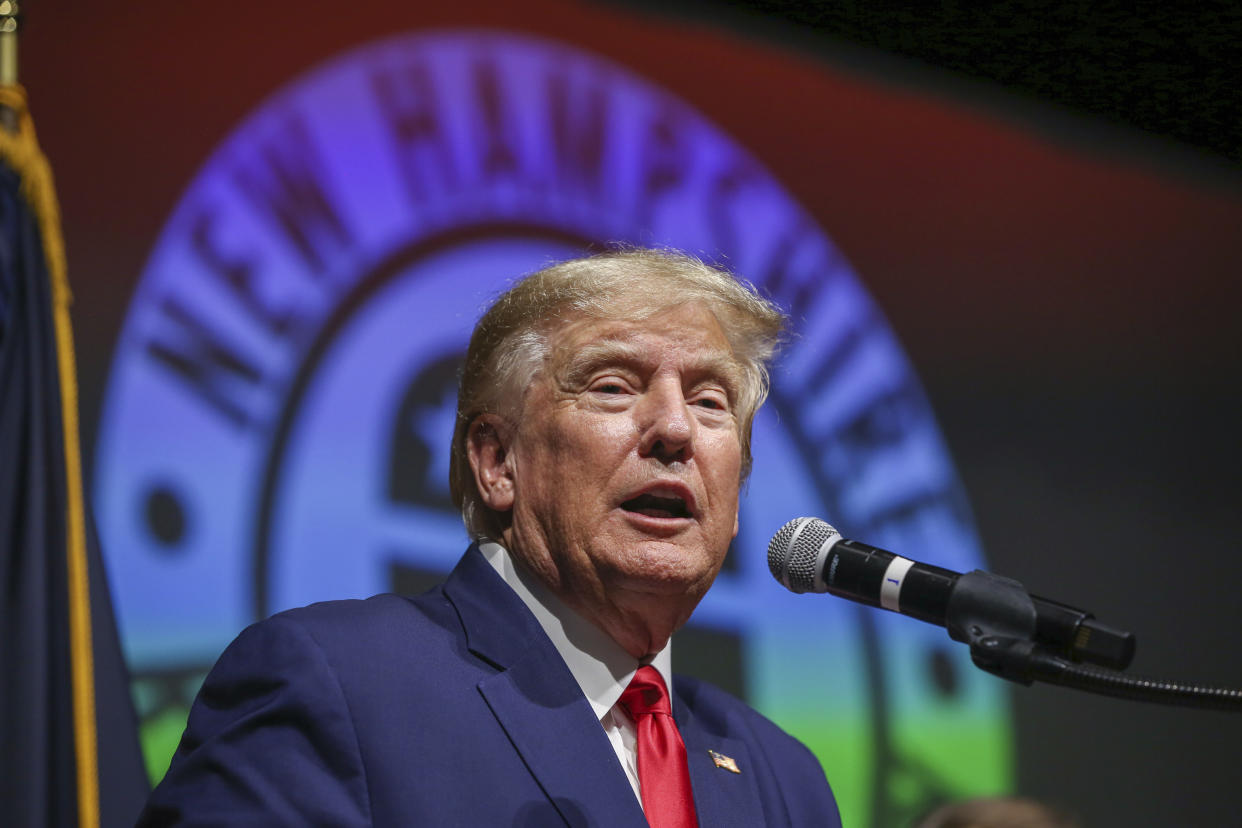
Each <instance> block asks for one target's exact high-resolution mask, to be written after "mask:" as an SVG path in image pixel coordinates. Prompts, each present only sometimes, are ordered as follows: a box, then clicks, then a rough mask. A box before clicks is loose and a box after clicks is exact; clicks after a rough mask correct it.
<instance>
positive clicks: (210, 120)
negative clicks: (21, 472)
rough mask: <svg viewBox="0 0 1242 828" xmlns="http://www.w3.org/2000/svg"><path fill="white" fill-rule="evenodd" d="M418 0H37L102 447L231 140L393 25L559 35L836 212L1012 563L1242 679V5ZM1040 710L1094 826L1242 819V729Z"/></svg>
mask: <svg viewBox="0 0 1242 828" xmlns="http://www.w3.org/2000/svg"><path fill="white" fill-rule="evenodd" d="M396 5H397V4H386V3H380V2H377V0H362V1H361V2H356V3H353V4H349V5H343V4H328V3H321V2H300V3H295V2H271V3H264V4H255V6H256V7H244V8H243V7H233V8H229V7H226V6H223V5H221V4H216V3H207V2H202V0H186V1H185V2H179V3H161V2H154V0H151V1H149V2H130V3H126V4H97V3H85V2H72V1H68V2H61V3H56V4H52V3H46V4H45V3H42V2H38V3H30V4H28V13H27V20H26V28H25V31H24V32H23V39H22V50H23V59H22V64H23V71H22V76H23V81H24V82H25V84H26V85H27V88H28V90H29V91H30V94H31V101H32V107H33V110H34V113H35V117H36V122H37V124H38V126H39V129H40V139H41V141H42V143H43V146H44V149H45V151H46V152H47V153H48V155H49V156H50V158H51V160H52V163H53V168H54V170H55V172H56V175H57V183H58V188H59V192H60V197H61V202H62V204H61V206H62V212H63V214H64V224H65V233H66V242H67V246H68V254H69V261H70V275H71V279H72V281H73V284H74V288H75V293H76V304H75V308H74V321H75V326H76V335H77V339H78V355H79V365H80V373H81V386H82V411H83V430H84V435H83V437H84V449H85V456H86V458H87V462H88V464H89V458H90V453H91V450H92V447H93V440H94V429H95V424H96V422H97V419H98V412H99V405H100V400H101V396H102V393H103V389H104V387H105V384H106V380H107V371H108V364H109V359H110V351H111V348H112V346H113V344H114V341H115V339H116V336H117V334H118V333H119V331H120V328H121V325H122V322H123V319H124V313H125V308H126V306H127V304H128V302H129V299H130V293H131V291H132V289H133V287H134V285H135V282H136V279H137V277H138V275H139V273H140V272H141V269H142V267H143V263H144V259H145V257H146V255H147V254H148V252H149V251H150V249H151V247H152V245H153V243H154V240H155V238H156V236H157V234H158V232H159V230H160V228H161V226H162V224H163V222H164V220H165V219H166V217H167V216H168V215H169V213H170V211H171V209H172V207H173V206H174V205H175V203H176V201H177V198H178V197H179V194H180V192H181V190H182V189H183V188H184V187H185V186H187V184H188V183H189V181H190V180H191V178H192V177H193V175H194V174H195V172H196V170H197V169H198V167H199V166H200V165H201V164H202V163H203V162H204V161H205V159H206V158H207V156H208V155H209V153H210V152H211V150H212V149H213V148H214V147H215V146H216V145H217V144H218V143H219V142H220V141H221V140H223V138H224V137H225V136H226V135H228V133H229V132H230V131H231V129H232V128H233V127H234V125H236V124H237V123H238V122H239V121H241V120H242V119H243V118H244V117H245V116H246V115H247V114H248V113H249V112H250V111H252V110H253V109H254V108H255V107H257V106H259V105H260V103H261V102H262V100H263V99H264V98H265V97H266V96H267V95H268V94H270V93H272V92H274V91H275V90H276V89H278V88H279V87H280V86H281V85H283V84H284V83H287V82H288V81H290V80H292V79H293V78H295V77H296V76H298V75H299V74H300V73H302V72H303V71H305V70H306V69H308V68H310V67H311V66H313V65H315V64H316V63H318V62H319V61H321V60H322V59H324V58H326V57H328V56H330V55H333V54H336V53H339V52H341V51H343V50H345V49H347V48H349V47H351V46H354V45H360V44H362V43H365V42H367V41H369V40H372V39H375V38H377V37H381V36H383V35H385V34H390V33H394V32H399V31H406V30H412V29H419V28H429V27H433V26H462V25H475V24H480V25H487V26H491V27H497V28H505V29H512V30H516V31H524V32H533V33H538V34H542V35H546V36H549V37H552V38H557V39H561V40H565V41H567V42H570V43H574V44H578V45H580V46H582V47H583V48H587V49H591V50H594V51H596V52H598V53H601V54H603V55H606V56H609V57H611V58H612V59H613V60H616V61H617V62H619V63H621V64H623V65H625V66H627V67H629V68H630V69H632V70H633V71H636V72H638V73H639V74H641V75H644V76H646V77H647V78H648V79H650V80H651V81H653V82H654V83H657V84H659V85H662V86H664V87H666V88H667V89H669V90H670V91H671V92H672V93H674V94H676V95H678V96H680V97H682V98H683V99H685V100H686V101H688V102H689V103H690V104H691V105H693V106H695V107H697V108H699V109H700V110H701V111H702V112H703V113H704V114H705V115H706V116H707V117H708V118H709V119H711V120H712V121H714V122H715V123H716V124H717V125H718V126H720V127H721V128H722V129H723V130H724V131H725V132H727V133H729V134H731V135H732V136H734V138H735V139H737V140H738V141H739V142H741V143H742V144H743V145H745V146H747V147H748V148H749V149H750V150H751V152H752V153H754V154H755V155H756V156H757V157H758V158H759V160H760V161H761V162H762V163H763V164H764V165H766V166H767V167H768V168H769V169H770V170H771V171H772V172H773V173H774V174H775V175H776V177H777V178H778V179H779V180H780V181H781V182H782V184H783V185H784V186H785V187H786V188H787V189H788V190H789V191H790V192H792V193H793V194H794V196H795V197H796V198H798V199H799V200H800V201H801V202H802V203H803V204H804V205H805V206H806V208H807V209H808V210H809V211H810V212H811V214H812V215H813V216H814V217H815V218H816V220H817V221H818V222H819V223H820V224H821V226H822V227H824V228H825V230H826V231H827V232H828V234H829V235H830V236H831V237H832V238H833V240H834V241H835V242H836V244H837V245H838V247H840V249H841V250H842V251H843V252H844V253H845V255H846V256H847V257H848V258H849V259H850V261H851V263H852V264H853V266H854V269H855V270H856V272H857V273H858V274H859V275H860V277H861V278H862V280H863V282H864V283H865V284H866V286H867V287H868V289H869V290H870V292H871V294H872V296H873V297H874V298H875V299H876V300H877V302H878V303H879V305H880V306H881V308H883V310H884V311H885V313H886V314H887V316H888V318H889V321H890V323H891V325H892V326H893V328H894V330H895V331H896V332H897V334H898V336H899V337H900V338H901V339H902V341H903V343H904V345H905V348H906V351H907V353H908V355H909V357H910V358H911V360H912V361H913V362H914V365H915V367H916V370H917V372H918V374H919V376H920V377H921V379H922V381H923V383H924V385H925V387H926V390H927V392H928V394H929V396H930V397H931V400H932V403H933V406H934V408H935V410H936V412H937V416H938V418H939V421H940V424H941V427H942V429H943V431H944V433H945V436H946V437H947V439H948V442H949V444H950V447H951V449H952V452H953V455H954V458H955V460H956V463H957V467H958V470H959V472H960V473H961V475H962V478H963V480H964V483H965V485H966V487H967V489H968V492H969V494H970V498H971V501H972V504H973V507H974V511H975V515H976V520H977V524H978V527H979V530H980V533H981V536H982V538H983V541H984V546H985V549H986V551H987V555H988V560H989V565H990V567H991V568H992V569H993V570H995V571H997V572H1000V573H1002V574H1005V575H1009V576H1011V577H1015V578H1017V579H1019V580H1021V581H1022V582H1024V583H1025V584H1026V585H1027V586H1028V587H1029V588H1030V589H1031V590H1032V591H1033V592H1036V593H1039V594H1043V595H1046V596H1048V597H1053V598H1056V599H1059V600H1062V601H1065V602H1068V603H1071V604H1076V605H1078V606H1083V607H1086V608H1089V609H1091V610H1093V611H1094V612H1095V613H1096V615H1097V616H1098V617H1100V618H1101V619H1102V620H1104V621H1105V622H1108V623H1112V624H1114V625H1117V626H1121V627H1123V628H1127V629H1131V630H1133V631H1134V632H1135V633H1136V635H1137V636H1138V642H1139V647H1138V655H1137V657H1136V659H1135V663H1134V666H1133V667H1132V670H1131V672H1135V673H1139V674H1150V675H1155V676H1158V677H1168V678H1179V679H1186V680H1198V681H1203V682H1210V683H1221V684H1228V685H1233V686H1240V687H1242V658H1239V656H1238V654H1237V653H1236V651H1235V638H1236V635H1237V633H1238V632H1239V631H1240V630H1242V606H1240V602H1239V600H1238V599H1237V597H1236V596H1237V590H1236V584H1237V583H1238V582H1239V581H1240V580H1242V562H1240V561H1239V558H1238V555H1237V554H1236V552H1235V542H1234V537H1233V532H1232V530H1233V528H1234V527H1233V523H1234V517H1235V515H1236V514H1237V505H1238V503H1239V502H1240V498H1239V495H1240V494H1242V473H1240V472H1239V462H1240V461H1242V441H1240V440H1239V438H1238V436H1237V424H1238V423H1239V422H1240V421H1242V417H1240V415H1242V395H1240V394H1239V391H1238V389H1237V386H1238V381H1239V379H1240V377H1242V371H1240V370H1239V367H1238V360H1239V355H1240V354H1242V347H1240V346H1242V333H1240V332H1239V326H1238V318H1239V312H1238V308H1239V299H1242V288H1240V287H1239V282H1238V278H1237V276H1238V270H1239V261H1240V260H1242V255H1240V254H1242V106H1240V105H1239V93H1238V91H1237V89H1236V82H1235V81H1234V78H1235V77H1236V76H1237V75H1238V73H1239V69H1240V68H1242V67H1240V65H1239V64H1240V61H1239V55H1238V52H1239V48H1240V47H1239V45H1238V44H1239V43H1240V42H1242V41H1239V39H1238V35H1239V34H1240V33H1242V31H1240V29H1239V25H1238V13H1237V12H1234V11H1232V10H1231V9H1230V8H1229V7H1227V6H1224V5H1211V4H1208V5H1204V4H1200V5H1199V6H1198V7H1197V10H1196V11H1193V12H1179V13H1178V14H1176V15H1175V14H1172V13H1169V12H1166V11H1164V10H1163V8H1161V9H1155V10H1147V11H1145V10H1144V7H1141V6H1140V7H1139V8H1137V10H1135V9H1130V10H1127V11H1126V12H1124V13H1123V12H1120V11H1115V10H1112V8H1111V7H1110V6H1108V5H1106V4H1105V5H1100V4H1091V5H1090V6H1088V5H1087V4H1062V5H1058V6H1055V7H1054V8H1052V9H1048V8H1045V7H1044V6H1043V5H1042V4H1034V3H1004V4H991V5H988V6H984V7H979V6H971V5H967V4H957V3H943V4H939V5H936V6H934V7H924V6H922V5H915V4H909V5H901V4H887V5H885V6H884V7H883V8H874V7H872V6H870V5H862V4H858V5H854V4H849V3H843V4H833V5H831V6H829V5H827V4H823V5H820V6H817V7H815V8H805V7H803V6H802V5H801V4H795V3H779V2H776V3H706V2H688V1H686V0H681V1H679V2H676V1H675V2H662V3H658V4H657V3H642V2H636V3H627V2H610V3H572V2H553V0H538V1H537V2H529V3H526V4H522V5H521V6H520V7H519V6H516V5H515V6H512V7H511V6H508V5H505V4H502V3H464V4H455V5H454V7H453V8H444V7H443V6H441V7H438V8H434V9H429V10H420V9H412V8H394V6H396ZM1153 8H1154V7H1153ZM900 551H903V552H905V553H906V554H908V555H911V556H912V557H916V558H917V557H918V555H917V551H915V550H900ZM911 623H914V622H911ZM1013 700H1014V712H1015V722H1016V728H1017V737H1018V743H1017V746H1018V771H1019V776H1018V783H1019V784H1018V788H1019V790H1020V791H1021V792H1022V793H1025V794H1029V795H1033V796H1037V797H1040V798H1043V799H1046V800H1049V801H1051V802H1054V803H1057V804H1061V805H1063V806H1066V807H1068V808H1069V809H1070V810H1073V811H1075V812H1076V813H1078V814H1079V815H1080V816H1081V817H1083V819H1084V822H1085V823H1086V824H1088V825H1095V826H1106V825H1175V824H1176V825H1224V824H1232V823H1234V822H1236V820H1237V810H1238V805H1239V799H1238V794H1237V793H1236V792H1235V789H1236V785H1237V775H1238V772H1237V759H1236V757H1237V748H1236V745H1237V744H1238V743H1239V740H1240V738H1242V717H1239V716H1238V715H1236V714H1224V713H1212V712H1200V711H1193V710H1179V709H1161V708H1157V707H1154V706H1150V705H1143V704H1138V703H1133V702H1123V701H1115V700H1111V699H1104V698H1099V697H1091V696H1087V695H1084V694H1079V693H1075V692H1073V691H1069V690H1064V689H1061V688H1054V687H1033V688H1029V689H1020V688H1019V689H1016V690H1015V692H1014V694H1013Z"/></svg>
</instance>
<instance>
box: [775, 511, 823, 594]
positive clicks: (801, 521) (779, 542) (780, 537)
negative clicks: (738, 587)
mask: <svg viewBox="0 0 1242 828" xmlns="http://www.w3.org/2000/svg"><path fill="white" fill-rule="evenodd" d="M836 534H837V530H836V529H833V528H832V527H831V526H829V525H828V524H827V523H824V522H823V521H822V520H820V519H819V518H807V517H803V518H795V519H794V520H791V521H789V523H786V524H785V525H784V526H782V527H781V528H780V531H778V532H777V533H776V534H775V535H773V536H772V541H771V542H770V543H769V544H768V569H770V570H772V576H773V577H774V578H776V580H778V581H780V582H781V583H782V584H784V585H785V587H786V588H788V589H790V590H793V591H794V592H815V591H817V590H816V588H815V580H816V579H815V574H816V573H815V568H816V567H817V566H818V565H819V550H820V548H821V547H823V545H824V543H825V541H827V540H828V539H829V538H831V537H832V536H834V535H836Z"/></svg>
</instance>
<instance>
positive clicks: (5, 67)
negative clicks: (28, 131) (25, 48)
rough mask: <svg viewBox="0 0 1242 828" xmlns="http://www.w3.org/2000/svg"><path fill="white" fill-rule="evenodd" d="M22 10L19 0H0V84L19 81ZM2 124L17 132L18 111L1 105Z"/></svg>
mask: <svg viewBox="0 0 1242 828" xmlns="http://www.w3.org/2000/svg"><path fill="white" fill-rule="evenodd" d="M20 14H21V10H20V9H19V8H18V2H17V0H0V85H4V86H14V85H16V83H17V28H18V19H19V16H20ZM0 126H2V127H3V128H4V129H6V130H8V131H9V132H10V133H15V132H17V113H16V112H14V111H13V110H12V109H9V108H8V107H7V106H3V107H0Z"/></svg>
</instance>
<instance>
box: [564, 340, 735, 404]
mask: <svg viewBox="0 0 1242 828" xmlns="http://www.w3.org/2000/svg"><path fill="white" fill-rule="evenodd" d="M642 360H643V352H642V348H640V347H639V346H637V345H634V344H633V343H630V342H626V341H625V340H622V339H602V340H596V341H594V342H591V343H588V344H586V345H583V346H582V347H580V348H578V349H577V350H576V351H575V352H574V354H573V356H572V357H570V359H569V360H568V361H567V363H566V365H565V372H564V375H563V378H564V379H565V380H566V381H567V382H569V383H570V384H576V383H578V382H585V381H586V380H587V378H588V377H589V375H590V374H591V373H592V372H594V371H596V370H598V369H600V368H603V367H605V366H608V365H623V364H626V363H631V364H633V363H638V362H642ZM690 367H691V368H692V369H693V372H694V373H696V374H701V375H707V376H711V377H716V378H719V379H720V380H721V381H722V382H723V383H724V384H725V385H726V386H727V390H728V391H729V392H730V394H731V395H732V394H733V393H735V392H736V391H737V390H738V387H739V386H740V385H741V375H742V371H741V367H740V366H739V365H738V362H737V360H736V359H735V358H733V356H731V355H729V354H725V353H722V352H720V351H710V352H706V353H703V354H699V355H697V356H696V357H694V358H692V360H691V364H690Z"/></svg>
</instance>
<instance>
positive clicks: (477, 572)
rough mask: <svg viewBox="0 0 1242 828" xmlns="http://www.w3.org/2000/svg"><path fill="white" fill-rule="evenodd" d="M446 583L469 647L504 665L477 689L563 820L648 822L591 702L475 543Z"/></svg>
mask: <svg viewBox="0 0 1242 828" xmlns="http://www.w3.org/2000/svg"><path fill="white" fill-rule="evenodd" d="M444 591H445V594H446V595H447V596H448V598H449V600H450V601H452V603H453V605H454V606H455V607H456V608H457V612H458V617H459V618H460V619H461V622H462V627H463V630H464V631H465V634H466V644H467V646H468V647H469V649H470V650H471V652H473V653H475V654H476V655H478V656H479V657H481V658H483V659H485V660H487V661H489V662H491V663H492V664H493V665H495V666H496V667H497V668H498V669H499V670H500V672H498V673H495V674H494V675H491V676H488V677H486V678H484V679H483V680H482V681H480V682H479V684H478V689H479V692H480V693H481V694H482V695H483V698H484V700H485V701H486V702H487V705H488V707H489V708H490V709H491V711H492V713H493V714H494V715H495V716H496V720H497V721H498V722H499V723H500V726H501V727H502V728H504V731H505V733H506V734H507V735H508V737H509V739H510V741H511V742H512V743H513V746H514V748H516V750H517V752H518V753H519V755H521V757H522V761H523V762H525V764H526V766H527V767H528V768H529V769H530V772H531V774H532V775H533V776H534V777H535V779H536V781H537V782H538V783H539V786H540V787H541V788H542V789H543V791H544V792H545V793H546V794H547V796H548V799H549V800H550V801H551V802H552V804H553V805H554V806H555V807H556V810H557V811H558V812H559V813H560V815H561V817H562V818H563V819H564V820H565V823H566V824H568V825H571V826H588V825H629V824H632V825H634V826H646V824H647V823H646V819H645V818H644V817H643V812H642V808H641V807H640V806H639V804H638V800H637V799H636V798H635V796H634V791H633V790H632V789H631V788H630V785H629V782H628V781H627V780H626V777H625V771H624V770H622V768H621V765H620V763H619V762H618V761H617V759H616V754H615V752H614V751H613V749H612V745H611V744H610V743H609V741H608V737H607V736H606V735H605V734H604V731H603V728H601V727H600V724H599V720H598V719H596V718H595V713H594V711H592V710H591V705H590V704H589V703H588V702H587V700H586V698H585V697H584V696H583V695H582V691H581V690H580V689H579V687H578V684H577V682H575V681H574V677H573V674H572V673H570V672H569V668H568V667H567V666H565V662H564V661H563V660H562V659H561V657H560V654H559V653H557V651H556V648H555V647H553V646H552V642H551V641H549V640H548V637H547V635H545V634H544V632H543V630H542V629H541V628H540V627H539V624H538V622H536V621H535V619H534V617H533V616H532V615H531V614H530V612H529V611H528V610H527V609H526V606H525V605H524V604H523V603H522V601H521V599H519V598H518V597H517V596H516V595H515V594H514V593H513V591H512V590H511V589H509V587H508V586H507V585H506V584H505V583H504V581H503V580H502V579H501V578H500V576H498V575H497V574H496V572H495V571H494V570H493V569H492V568H491V566H490V565H488V563H487V562H486V561H485V560H484V559H483V557H482V555H481V554H479V553H478V551H477V550H475V549H473V548H472V549H471V550H470V551H468V552H467V553H466V555H465V557H463V558H462V560H461V562H460V563H458V565H457V568H456V569H454V571H453V573H452V575H450V576H449V579H448V581H447V582H446V583H445V587H444ZM481 793H482V792H481Z"/></svg>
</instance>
